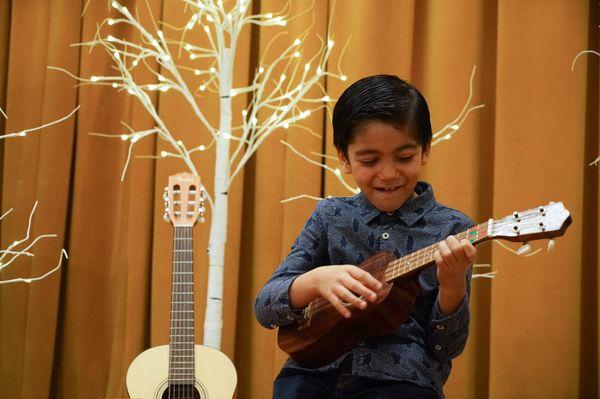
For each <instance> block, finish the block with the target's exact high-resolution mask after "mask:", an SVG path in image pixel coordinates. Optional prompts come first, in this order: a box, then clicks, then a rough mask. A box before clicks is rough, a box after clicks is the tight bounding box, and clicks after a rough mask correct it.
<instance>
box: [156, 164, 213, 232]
mask: <svg viewBox="0 0 600 399" xmlns="http://www.w3.org/2000/svg"><path fill="white" fill-rule="evenodd" d="M163 198H164V200H165V214H164V219H165V221H167V222H168V221H171V223H173V226H193V225H194V224H195V223H196V221H197V220H198V219H199V220H200V223H204V212H205V211H206V208H205V207H204V190H203V189H202V186H201V184H200V177H199V176H196V175H193V174H191V173H179V174H176V175H173V176H169V185H168V187H165V192H164V194H163Z"/></svg>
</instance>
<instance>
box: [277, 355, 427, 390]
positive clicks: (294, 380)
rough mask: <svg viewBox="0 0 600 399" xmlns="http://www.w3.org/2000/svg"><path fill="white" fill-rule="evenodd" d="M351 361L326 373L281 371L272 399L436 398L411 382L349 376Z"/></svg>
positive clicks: (346, 361)
mask: <svg viewBox="0 0 600 399" xmlns="http://www.w3.org/2000/svg"><path fill="white" fill-rule="evenodd" d="M351 366H352V360H351V358H350V359H349V360H348V359H347V360H345V361H344V362H342V365H341V367H340V369H338V370H332V371H328V372H326V373H317V372H304V371H301V370H293V369H283V370H281V372H280V373H279V375H278V376H277V378H276V379H275V384H274V386H273V399H439V396H438V394H437V393H436V392H435V391H434V390H433V389H430V388H424V387H421V386H419V385H416V384H411V383H410V382H404V381H403V382H399V381H378V380H373V379H370V378H364V377H357V376H352V375H351V373H350V369H351Z"/></svg>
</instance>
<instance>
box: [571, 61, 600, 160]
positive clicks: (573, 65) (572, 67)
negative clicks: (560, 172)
mask: <svg viewBox="0 0 600 399" xmlns="http://www.w3.org/2000/svg"><path fill="white" fill-rule="evenodd" d="M584 54H594V55H597V56H598V57H600V53H599V52H597V51H594V50H583V51H580V52H579V54H577V55H576V56H575V58H574V59H573V62H572V63H571V71H573V70H574V69H575V63H577V60H578V59H579V57H581V56H582V55H584ZM592 165H600V155H599V156H598V157H597V158H596V159H594V160H593V161H592V162H590V166H592Z"/></svg>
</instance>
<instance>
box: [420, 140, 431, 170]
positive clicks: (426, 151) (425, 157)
mask: <svg viewBox="0 0 600 399" xmlns="http://www.w3.org/2000/svg"><path fill="white" fill-rule="evenodd" d="M430 150H431V141H430V142H429V143H427V144H425V145H424V146H423V149H422V151H423V153H422V154H421V165H425V164H426V163H427V161H429V153H430Z"/></svg>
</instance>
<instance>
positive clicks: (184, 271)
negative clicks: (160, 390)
mask: <svg viewBox="0 0 600 399" xmlns="http://www.w3.org/2000/svg"><path fill="white" fill-rule="evenodd" d="M174 229H175V233H174V239H173V275H172V280H171V281H172V283H171V284H172V286H171V330H170V336H171V343H170V345H169V384H170V385H180V384H181V385H184V384H185V385H187V384H194V377H195V364H194V263H193V256H192V255H193V248H192V241H193V240H192V227H187V226H186V227H182V226H175V228H174Z"/></svg>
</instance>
